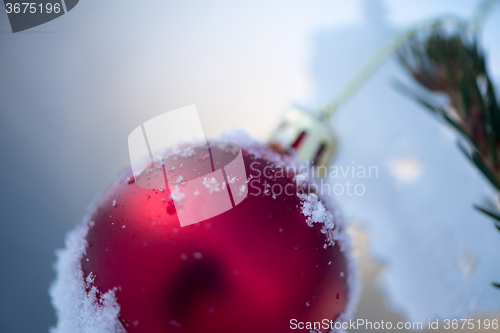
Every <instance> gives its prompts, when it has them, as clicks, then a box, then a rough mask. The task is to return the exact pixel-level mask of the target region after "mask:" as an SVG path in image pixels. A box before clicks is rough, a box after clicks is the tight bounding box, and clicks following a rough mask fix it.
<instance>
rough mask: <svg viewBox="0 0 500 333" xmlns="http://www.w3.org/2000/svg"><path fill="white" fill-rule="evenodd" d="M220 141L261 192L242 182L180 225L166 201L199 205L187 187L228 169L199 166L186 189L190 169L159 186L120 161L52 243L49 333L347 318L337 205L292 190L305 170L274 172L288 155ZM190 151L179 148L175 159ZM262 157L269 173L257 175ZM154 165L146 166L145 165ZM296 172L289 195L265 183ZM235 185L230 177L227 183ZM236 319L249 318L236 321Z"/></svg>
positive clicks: (348, 285)
mask: <svg viewBox="0 0 500 333" xmlns="http://www.w3.org/2000/svg"><path fill="white" fill-rule="evenodd" d="M222 140H224V141H229V142H234V143H236V144H238V145H239V147H240V148H241V151H242V152H243V159H244V161H245V168H246V169H247V175H246V176H247V179H242V178H240V181H243V182H245V181H248V182H247V183H248V187H249V189H253V188H252V187H251V185H252V182H257V183H256V184H257V186H255V184H253V185H254V186H255V188H258V189H259V190H260V194H258V195H254V194H255V193H250V192H249V195H248V197H246V199H245V200H243V201H242V202H241V203H240V204H239V205H237V206H235V207H233V208H232V209H230V210H229V211H227V212H224V213H223V214H220V215H218V216H214V217H212V218H210V219H208V220H204V221H202V222H199V223H196V224H193V225H188V226H185V227H181V226H180V224H179V219H178V212H177V214H176V209H175V208H173V205H174V201H181V202H182V209H183V210H184V212H186V213H189V212H191V211H192V210H195V209H197V208H199V207H198V206H193V205H190V204H189V201H190V200H192V198H193V197H197V198H199V199H200V200H203V199H204V198H206V196H207V195H210V196H213V195H217V193H219V192H217V190H215V188H219V191H220V189H221V188H222V186H227V185H230V184H231V181H233V179H232V178H229V179H228V184H223V183H222V182H221V181H220V180H217V179H216V182H213V180H212V179H211V178H210V177H205V180H206V181H205V183H204V184H205V185H204V186H202V187H203V188H200V189H197V191H196V192H195V191H194V190H193V189H192V188H189V180H186V179H181V182H182V181H185V185H181V184H177V182H176V181H177V180H179V175H178V174H176V172H177V171H172V172H171V178H172V179H173V181H174V182H175V184H172V186H171V187H170V189H169V188H168V187H164V188H163V190H160V189H154V188H153V189H147V188H146V189H145V188H141V187H139V186H137V184H135V183H129V182H128V181H127V180H126V179H127V177H130V173H129V172H126V173H125V174H123V175H122V176H120V178H119V179H118V180H117V181H116V182H115V183H114V184H113V185H112V186H111V187H110V188H109V189H108V191H107V192H106V193H105V194H104V195H103V196H102V197H101V198H99V199H98V200H97V202H96V204H95V206H94V207H93V208H92V209H91V211H90V213H89V215H88V216H87V217H86V218H85V219H84V221H83V223H82V224H81V225H80V226H78V227H77V228H76V229H75V230H74V231H72V232H70V233H69V234H68V237H67V240H66V249H64V250H61V251H59V252H58V263H57V266H56V269H57V279H56V281H55V283H54V284H53V286H52V288H51V291H50V294H51V296H52V302H53V305H54V307H55V309H56V312H57V317H58V323H57V326H56V327H54V328H53V329H52V331H51V332H52V333H67V332H72V333H80V332H82V333H83V332H90V333H93V332H104V333H108V332H110V333H111V332H115V333H116V332H118V333H120V332H129V333H136V332H140V333H143V332H144V333H150V332H151V333H156V332H162V333H164V332H168V333H169V332H177V331H178V330H179V329H182V330H184V331H185V332H200V331H204V332H207V333H211V332H224V331H228V330H227V329H226V328H227V327H230V329H232V331H236V330H238V331H239V332H240V333H253V332H256V331H260V330H262V329H263V327H265V328H266V329H268V330H269V331H272V332H287V331H289V327H288V326H287V325H285V326H286V327H282V325H283V323H287V322H288V321H289V320H290V318H296V317H297V318H299V319H301V320H303V321H308V320H309V321H316V320H322V319H324V318H330V319H332V320H337V321H343V320H348V319H349V318H350V316H351V315H352V314H353V312H354V308H355V305H356V301H357V298H358V294H359V288H358V282H357V281H358V280H357V274H356V270H355V262H354V260H352V258H351V257H350V250H349V249H350V246H349V244H350V241H349V238H348V236H347V234H346V232H345V226H344V224H343V221H342V219H341V217H340V215H339V213H338V210H337V209H335V208H334V207H333V206H329V203H325V202H324V201H322V198H321V196H319V195H317V194H316V193H308V192H300V193H299V192H295V190H296V189H297V188H302V185H305V184H307V183H308V182H311V181H312V180H310V179H308V178H307V175H304V174H301V173H298V174H294V175H288V174H286V175H285V176H284V177H283V178H280V177H276V175H277V174H278V172H279V171H280V170H282V169H283V168H285V167H288V166H295V167H296V168H297V170H298V167H300V166H301V164H300V163H299V162H297V160H296V159H295V158H294V156H293V155H280V154H278V153H276V152H275V151H273V150H272V149H270V148H269V147H267V146H266V145H264V144H262V143H259V142H256V141H254V140H252V139H250V138H248V137H247V136H246V135H242V133H241V132H239V133H236V134H233V135H232V136H229V137H228V136H227V135H226V137H225V138H223V139H222ZM228 147H229V146H228ZM221 149H222V148H221ZM194 158H195V155H192V154H186V156H185V157H183V156H180V155H179V157H178V159H179V160H182V164H183V168H185V169H191V168H192V164H193V163H194V162H195V161H194ZM253 162H258V163H260V165H259V167H258V168H257V169H258V170H259V172H261V176H260V177H257V176H256V175H253V176H252V174H251V172H250V164H251V163H253ZM265 168H268V169H267V170H270V173H271V174H272V175H270V176H269V177H264V176H263V174H262V172H263V170H264V169H265ZM178 169H179V167H176V169H175V170H178ZM196 169H198V168H196ZM160 172H162V170H160V169H157V168H151V170H149V174H148V175H147V176H149V177H151V178H152V179H154V177H156V175H157V174H158V173H160ZM162 173H163V172H162ZM201 176H202V177H203V175H201ZM202 179H203V178H202ZM258 181H260V183H259V182H258ZM263 181H269V182H270V184H272V186H269V185H266V186H264V183H263ZM234 182H235V183H237V182H238V180H237V179H235V180H234ZM297 183H300V186H297V187H294V192H292V193H291V195H285V194H282V195H277V194H276V193H274V194H273V193H272V192H273V188H274V190H276V188H277V187H276V185H280V186H286V185H293V186H295V184H297ZM202 185H203V184H202ZM206 185H208V187H207V186H206ZM214 186H215V187H214ZM217 186H218V187H217ZM227 187H228V186H227ZM210 189H213V191H212V193H209V192H210ZM264 189H268V190H269V191H270V192H271V194H266V192H265V191H264ZM170 190H171V191H170ZM231 190H232V191H233V189H231ZM204 191H205V192H206V194H205V193H204ZM249 191H250V190H249ZM240 192H241V191H240V186H238V187H235V188H234V191H233V194H234V193H240ZM113 203H119V204H117V205H116V206H115V205H113ZM111 212H112V214H111ZM87 221H93V222H92V223H90V222H87ZM309 225H311V226H312V227H310V226H309ZM122 226H126V228H123V227H122ZM344 272H345V275H344ZM336 295H342V297H338V296H336ZM241 300H244V302H242V301H241ZM306 303H307V304H309V306H306V305H305V304H306ZM257 309H258V310H257ZM256 310H257V311H256ZM291 316H292V317H291ZM231 318H233V319H231ZM243 321H245V322H247V323H248V325H247V326H245V327H241V322H243Z"/></svg>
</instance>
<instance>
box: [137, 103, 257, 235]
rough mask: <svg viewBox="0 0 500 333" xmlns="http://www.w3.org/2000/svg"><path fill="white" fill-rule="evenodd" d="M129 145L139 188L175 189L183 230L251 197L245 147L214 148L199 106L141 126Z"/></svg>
mask: <svg viewBox="0 0 500 333" xmlns="http://www.w3.org/2000/svg"><path fill="white" fill-rule="evenodd" d="M128 147H129V155H130V163H131V165H132V172H133V174H134V178H135V183H136V184H137V186H139V187H141V188H146V189H158V190H160V191H163V190H164V189H167V188H169V189H170V193H171V197H172V199H173V201H174V205H175V209H176V211H177V217H178V218H179V222H180V224H181V226H182V227H184V226H187V225H190V224H194V223H197V222H201V221H203V220H206V219H208V218H211V217H214V216H217V215H219V214H222V213H224V212H226V211H228V210H230V209H232V208H233V207H235V206H237V205H238V204H240V203H241V202H242V201H243V200H244V199H245V198H246V197H247V195H248V187H247V182H246V180H247V175H246V170H245V164H244V162H243V155H242V152H241V149H240V147H238V146H237V145H235V144H233V143H229V142H210V144H208V143H207V141H206V139H205V135H204V133H203V129H202V127H201V122H200V119H199V117H198V112H197V110H196V106H194V105H191V106H187V107H183V108H180V109H177V110H174V111H170V112H167V113H164V114H162V115H160V116H158V117H155V118H153V119H150V120H148V121H147V122H145V123H144V124H142V125H141V126H138V127H137V128H136V129H134V130H133V131H132V133H130V135H129V137H128ZM167 184H168V185H167ZM186 194H189V195H186ZM184 207H196V209H189V210H188V209H183V208H184Z"/></svg>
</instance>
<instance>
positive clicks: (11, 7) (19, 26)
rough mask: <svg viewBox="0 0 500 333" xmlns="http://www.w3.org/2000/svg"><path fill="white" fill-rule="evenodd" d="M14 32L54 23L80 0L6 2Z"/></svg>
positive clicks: (7, 0) (12, 0)
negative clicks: (53, 21) (50, 22)
mask: <svg viewBox="0 0 500 333" xmlns="http://www.w3.org/2000/svg"><path fill="white" fill-rule="evenodd" d="M3 2H4V4H5V11H6V12H7V16H8V17H9V22H10V27H11V28H12V32H14V33H15V32H19V31H23V30H26V29H30V28H33V27H36V26H39V25H41V24H44V23H47V22H49V21H52V20H54V19H56V18H58V17H60V16H62V15H64V14H66V13H67V12H69V11H70V10H72V9H73V8H75V6H76V5H77V4H78V2H79V0H43V1H40V0H35V1H29V2H28V1H15V0H4V1H3Z"/></svg>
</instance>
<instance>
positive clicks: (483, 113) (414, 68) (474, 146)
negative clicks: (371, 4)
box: [398, 26, 500, 288]
mask: <svg viewBox="0 0 500 333" xmlns="http://www.w3.org/2000/svg"><path fill="white" fill-rule="evenodd" d="M399 59H400V62H401V64H402V65H403V67H405V68H406V70H407V71H408V72H409V73H410V74H411V75H412V76H413V78H414V79H415V80H416V81H417V82H418V83H419V84H420V85H422V86H423V87H424V88H426V89H427V90H429V91H430V92H431V93H437V92H439V93H444V94H445V95H446V96H447V97H448V104H445V105H436V104H434V103H433V102H431V101H429V100H426V99H425V98H423V97H421V96H419V95H418V94H416V93H414V92H411V91H410V89H409V88H407V87H405V86H403V85H402V84H399V86H398V89H399V90H400V91H402V92H403V93H404V94H406V95H408V96H410V97H411V98H413V99H414V100H415V101H417V102H418V103H419V104H421V105H422V106H424V107H425V108H426V109H428V110H430V111H431V112H432V113H433V114H435V115H437V116H438V117H439V118H441V119H442V120H443V121H444V122H446V123H447V124H449V125H450V126H451V127H452V128H453V129H454V130H455V131H456V132H457V134H459V136H460V138H461V139H462V140H465V141H466V142H467V143H468V146H469V148H466V147H465V145H464V144H463V143H461V142H458V147H459V148H460V150H461V151H462V152H463V153H464V155H465V156H467V158H468V159H469V160H470V161H471V163H473V164H474V165H475V166H476V168H477V169H478V170H479V171H480V172H481V173H482V174H483V175H484V177H485V178H486V179H487V180H488V181H489V182H490V183H491V185H493V186H494V187H495V188H496V189H497V190H498V191H500V108H499V102H498V100H497V97H496V94H495V89H494V87H493V84H492V82H491V79H490V77H489V75H488V73H487V70H486V65H485V60H484V55H483V53H482V51H481V48H480V46H479V45H478V40H477V38H475V37H472V38H471V37H470V36H468V35H467V33H466V32H465V31H464V30H463V29H458V28H456V29H455V31H449V29H445V28H444V27H442V26H437V27H436V28H435V29H434V30H433V31H432V32H430V33H428V32H426V33H422V34H420V35H416V36H414V37H413V38H412V39H411V40H410V41H409V42H408V44H407V45H405V46H404V47H403V48H402V49H401V50H400V51H399ZM474 207H475V208H476V209H477V210H479V211H481V212H482V213H483V214H485V215H487V216H488V217H490V218H492V219H493V220H494V225H495V227H496V228H497V229H498V230H499V231H500V212H499V211H497V210H496V209H494V208H491V209H490V208H485V207H481V206H478V205H474ZM492 285H493V286H495V287H497V288H500V284H498V283H492Z"/></svg>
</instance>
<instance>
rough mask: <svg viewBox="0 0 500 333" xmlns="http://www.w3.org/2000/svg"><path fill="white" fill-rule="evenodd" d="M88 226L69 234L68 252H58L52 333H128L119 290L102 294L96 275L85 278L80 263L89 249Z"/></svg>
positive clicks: (52, 290)
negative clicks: (55, 317) (118, 299)
mask: <svg viewBox="0 0 500 333" xmlns="http://www.w3.org/2000/svg"><path fill="white" fill-rule="evenodd" d="M89 224H90V223H89V221H88V220H86V221H85V222H84V223H82V224H81V225H79V226H78V227H76V228H75V229H74V230H73V231H71V232H69V233H68V235H67V236H66V248H65V249H63V250H58V251H57V258H58V260H57V263H56V266H55V268H56V271H57V277H56V280H55V281H54V283H53V284H52V286H51V287H50V291H49V293H50V296H51V298H52V305H53V306H54V308H55V309H56V314H57V318H58V321H57V325H56V326H55V327H52V328H51V329H50V332H51V333H67V332H72V333H125V329H124V328H123V326H122V324H121V323H120V321H119V319H118V314H119V312H120V306H119V305H118V303H117V301H116V296H115V292H116V290H108V291H106V292H104V293H102V291H99V290H97V288H96V287H95V286H93V283H94V279H95V275H94V274H92V273H90V274H89V275H88V276H87V277H86V278H85V279H84V277H83V271H82V267H81V263H80V261H81V260H82V258H83V256H84V255H85V250H86V248H87V242H86V240H85V237H86V235H87V233H88V230H89ZM86 288H88V289H90V290H89V292H88V293H87V291H86Z"/></svg>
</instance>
